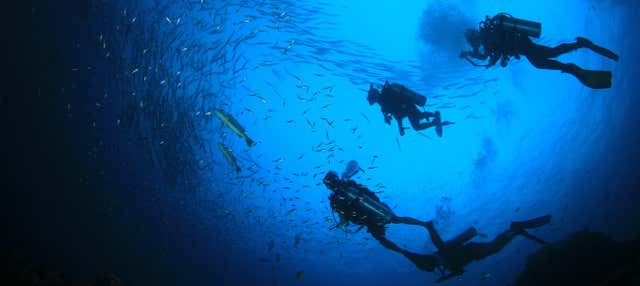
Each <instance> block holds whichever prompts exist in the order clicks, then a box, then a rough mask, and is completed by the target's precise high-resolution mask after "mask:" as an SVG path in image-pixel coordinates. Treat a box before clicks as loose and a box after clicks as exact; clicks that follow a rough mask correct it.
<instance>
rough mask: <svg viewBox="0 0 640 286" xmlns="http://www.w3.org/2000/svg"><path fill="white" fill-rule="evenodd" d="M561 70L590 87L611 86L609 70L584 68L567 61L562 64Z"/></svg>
mask: <svg viewBox="0 0 640 286" xmlns="http://www.w3.org/2000/svg"><path fill="white" fill-rule="evenodd" d="M562 72H565V73H568V74H571V75H573V76H575V77H576V78H577V79H578V80H579V81H580V82H582V84H584V85H586V86H588V87H590V88H595V89H601V88H610V87H611V77H612V75H611V72H610V71H597V70H585V69H582V68H580V67H579V66H577V65H575V64H572V63H568V64H565V65H564V67H563V68H562Z"/></svg>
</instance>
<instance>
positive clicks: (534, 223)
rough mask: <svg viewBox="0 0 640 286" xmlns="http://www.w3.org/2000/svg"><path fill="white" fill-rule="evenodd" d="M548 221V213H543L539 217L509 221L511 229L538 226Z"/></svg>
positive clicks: (549, 219) (549, 218)
mask: <svg viewBox="0 0 640 286" xmlns="http://www.w3.org/2000/svg"><path fill="white" fill-rule="evenodd" d="M550 221H551V216H550V215H544V216H541V217H537V218H534V219H530V220H525V221H514V222H512V223H511V229H529V228H538V227H541V226H543V225H545V224H548V223H549V222H550Z"/></svg>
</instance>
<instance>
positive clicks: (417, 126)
mask: <svg viewBox="0 0 640 286" xmlns="http://www.w3.org/2000/svg"><path fill="white" fill-rule="evenodd" d="M420 119H422V113H421V112H419V111H418V112H414V113H411V114H409V122H410V123H411V127H413V130H416V131H419V130H424V129H427V128H429V127H433V126H436V125H437V124H436V122H434V121H431V122H422V123H420Z"/></svg>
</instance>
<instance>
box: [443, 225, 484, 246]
mask: <svg viewBox="0 0 640 286" xmlns="http://www.w3.org/2000/svg"><path fill="white" fill-rule="evenodd" d="M477 234H478V231H477V230H476V229H475V227H470V228H467V230H465V231H464V232H463V233H461V234H459V235H458V236H456V237H455V238H453V239H452V240H449V241H447V242H445V244H447V245H462V244H464V243H466V242H467V241H469V240H471V239H472V238H474V237H475V236H476V235H477Z"/></svg>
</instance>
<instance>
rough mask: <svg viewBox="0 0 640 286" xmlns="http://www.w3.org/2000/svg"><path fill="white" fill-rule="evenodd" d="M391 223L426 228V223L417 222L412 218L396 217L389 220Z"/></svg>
mask: <svg viewBox="0 0 640 286" xmlns="http://www.w3.org/2000/svg"><path fill="white" fill-rule="evenodd" d="M391 223H403V224H410V225H419V226H424V227H426V226H427V222H424V221H420V220H417V219H415V218H412V217H408V216H396V217H393V218H391Z"/></svg>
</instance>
